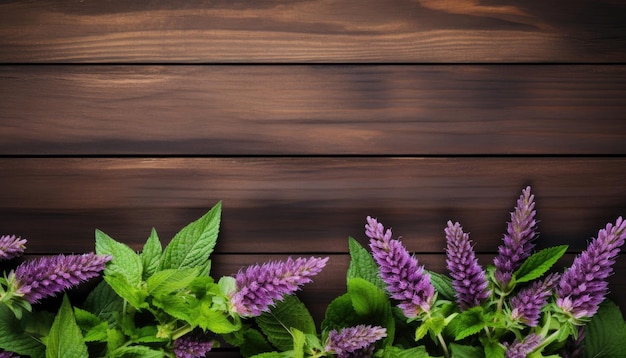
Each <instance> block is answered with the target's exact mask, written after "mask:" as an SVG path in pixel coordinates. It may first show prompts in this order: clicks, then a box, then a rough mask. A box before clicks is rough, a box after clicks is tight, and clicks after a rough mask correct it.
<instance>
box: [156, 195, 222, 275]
mask: <svg viewBox="0 0 626 358" xmlns="http://www.w3.org/2000/svg"><path fill="white" fill-rule="evenodd" d="M221 210H222V203H221V202H219V203H217V205H215V206H214V207H213V208H212V209H211V210H210V211H209V212H208V213H206V214H205V215H204V216H202V217H201V218H200V219H198V220H196V221H194V222H192V223H191V224H189V225H187V226H186V227H184V228H183V229H182V230H181V231H180V232H179V233H178V234H176V235H175V236H174V238H173V239H172V241H171V242H170V243H169V244H168V245H167V247H166V248H165V251H164V252H163V261H162V262H161V269H181V268H193V267H202V268H203V269H204V270H203V271H205V270H206V269H207V260H208V259H209V256H210V255H211V253H212V252H213V248H214V247H215V243H216V241H217V234H218V231H219V226H220V217H221ZM201 274H205V272H201ZM206 274H208V273H206Z"/></svg>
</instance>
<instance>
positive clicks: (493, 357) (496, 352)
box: [485, 342, 506, 358]
mask: <svg viewBox="0 0 626 358" xmlns="http://www.w3.org/2000/svg"><path fill="white" fill-rule="evenodd" d="M505 352H506V350H505V349H504V347H502V345H500V344H498V343H497V342H486V344H485V358H504V353H505Z"/></svg>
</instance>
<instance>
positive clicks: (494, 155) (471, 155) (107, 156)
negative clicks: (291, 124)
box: [0, 153, 626, 159]
mask: <svg viewBox="0 0 626 358" xmlns="http://www.w3.org/2000/svg"><path fill="white" fill-rule="evenodd" d="M625 157H626V153H623V154H616V153H562V154H551V153H544V154H542V153H529V154H522V153H513V154H506V153H469V154H465V153H453V154H421V153H414V154H405V153H385V154H354V153H350V154H341V153H338V154H309V153H306V154H298V153H295V154H254V153H251V154H50V155H49V154H36V155H31V154H3V155H0V159H81V158H84V159H159V158H164V159H169V158H207V159H208V158H216V159H221V158H223V159H231V158H233V159H238V158H625Z"/></svg>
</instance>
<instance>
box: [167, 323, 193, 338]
mask: <svg viewBox="0 0 626 358" xmlns="http://www.w3.org/2000/svg"><path fill="white" fill-rule="evenodd" d="M191 331H193V328H192V327H191V326H190V325H188V324H185V325H184V326H182V327H180V328H178V329H176V330H175V331H174V332H172V339H173V340H177V339H178V338H180V337H182V336H184V335H185V334H187V333H189V332H191Z"/></svg>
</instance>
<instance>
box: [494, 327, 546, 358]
mask: <svg viewBox="0 0 626 358" xmlns="http://www.w3.org/2000/svg"><path fill="white" fill-rule="evenodd" d="M542 340H543V337H541V336H540V335H537V334H534V333H531V334H529V335H528V336H526V338H524V340H523V341H522V342H519V341H515V342H513V343H512V344H510V345H509V344H508V343H505V344H504V345H505V346H506V348H507V349H506V353H505V355H504V356H505V357H506V358H526V356H527V355H528V354H530V353H532V351H534V350H535V349H537V348H538V347H539V346H540V345H541V341H542Z"/></svg>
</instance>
